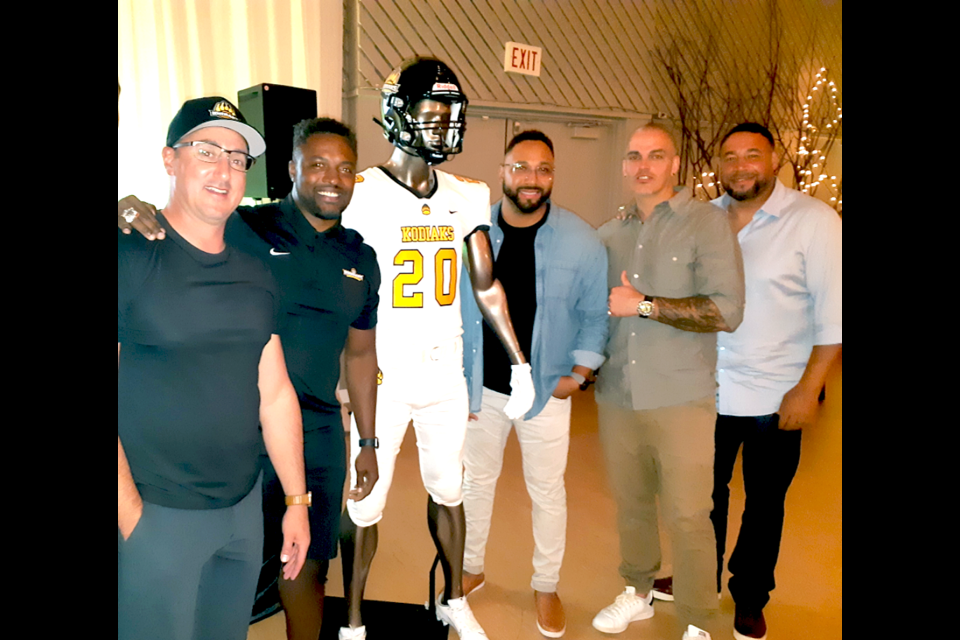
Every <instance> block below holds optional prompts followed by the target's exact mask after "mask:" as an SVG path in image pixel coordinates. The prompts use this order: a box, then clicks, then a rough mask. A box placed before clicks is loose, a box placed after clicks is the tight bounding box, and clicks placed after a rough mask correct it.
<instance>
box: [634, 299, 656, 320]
mask: <svg viewBox="0 0 960 640" xmlns="http://www.w3.org/2000/svg"><path fill="white" fill-rule="evenodd" d="M651 313H653V303H652V302H650V301H649V300H644V301H643V302H641V303H640V304H638V305H637V314H638V315H640V316H641V317H644V318H649V317H650V314H651Z"/></svg>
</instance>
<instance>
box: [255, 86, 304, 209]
mask: <svg viewBox="0 0 960 640" xmlns="http://www.w3.org/2000/svg"><path fill="white" fill-rule="evenodd" d="M237 106H239V107H240V111H242V112H243V116H244V117H245V118H246V119H247V122H249V123H250V124H251V125H252V126H253V127H256V129H257V130H258V131H260V133H262V134H263V137H264V139H265V140H266V141H267V152H266V153H265V154H263V155H262V156H260V157H259V158H257V162H256V164H255V165H253V168H252V169H251V170H250V172H249V173H248V174H247V191H246V196H247V197H248V198H258V199H262V198H269V199H271V200H276V199H280V198H285V197H287V194H288V193H290V185H291V183H290V173H289V171H287V164H288V163H289V162H290V158H291V156H292V155H293V127H294V125H295V124H297V123H298V122H300V121H301V120H306V119H307V118H316V117H317V92H316V91H313V90H311V89H298V88H297V87H285V86H283V85H280V84H258V85H257V86H255V87H250V88H249V89H243V90H242V91H240V92H238V94H237Z"/></svg>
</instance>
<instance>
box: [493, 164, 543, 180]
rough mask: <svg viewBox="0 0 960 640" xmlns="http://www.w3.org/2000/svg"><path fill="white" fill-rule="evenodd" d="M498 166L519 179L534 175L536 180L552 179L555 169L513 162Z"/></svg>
mask: <svg viewBox="0 0 960 640" xmlns="http://www.w3.org/2000/svg"><path fill="white" fill-rule="evenodd" d="M500 166H502V167H503V168H504V169H507V170H509V171H510V173H511V174H513V175H515V176H521V177H523V176H529V175H531V174H534V173H536V176H537V177H538V178H544V179H550V178H552V177H553V174H554V172H555V171H556V169H554V168H553V167H551V166H549V165H546V164H542V165H540V166H539V167H531V166H530V165H528V164H526V163H524V162H515V163H513V164H504V165H500Z"/></svg>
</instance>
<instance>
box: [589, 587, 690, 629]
mask: <svg viewBox="0 0 960 640" xmlns="http://www.w3.org/2000/svg"><path fill="white" fill-rule="evenodd" d="M653 613H654V611H653V593H650V594H649V595H647V597H646V598H641V597H639V596H638V595H637V590H636V589H634V588H633V587H627V590H626V591H624V592H623V593H622V594H620V595H619V596H617V600H616V602H614V603H613V604H612V605H610V606H609V607H607V608H606V609H604V610H603V611H601V612H600V613H598V614H597V617H596V618H594V619H593V628H594V629H596V630H597V631H602V632H603V633H623V632H624V631H626V630H627V627H628V626H629V625H630V623H631V622H638V621H640V620H648V619H650V618H652V617H653ZM694 637H696V636H694Z"/></svg>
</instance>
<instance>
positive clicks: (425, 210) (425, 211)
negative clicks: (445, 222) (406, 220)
mask: <svg viewBox="0 0 960 640" xmlns="http://www.w3.org/2000/svg"><path fill="white" fill-rule="evenodd" d="M420 213H422V214H423V215H425V216H428V215H430V207H429V206H428V205H423V208H422V209H420Z"/></svg>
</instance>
